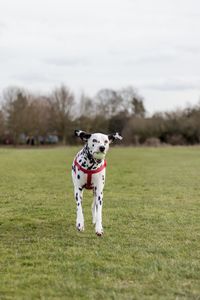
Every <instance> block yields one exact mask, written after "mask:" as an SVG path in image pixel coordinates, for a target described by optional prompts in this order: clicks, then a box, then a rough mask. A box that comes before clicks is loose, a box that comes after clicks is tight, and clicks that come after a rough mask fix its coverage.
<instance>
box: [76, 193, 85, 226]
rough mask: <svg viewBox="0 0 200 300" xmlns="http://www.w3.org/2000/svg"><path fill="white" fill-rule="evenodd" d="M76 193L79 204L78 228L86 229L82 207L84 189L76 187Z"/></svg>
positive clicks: (77, 204)
mask: <svg viewBox="0 0 200 300" xmlns="http://www.w3.org/2000/svg"><path fill="white" fill-rule="evenodd" d="M74 194H75V199H76V206H77V217H76V228H77V230H78V231H84V217H83V209H82V200H83V191H82V190H80V189H77V188H75V189H74Z"/></svg>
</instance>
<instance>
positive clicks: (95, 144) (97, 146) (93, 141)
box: [74, 130, 122, 159]
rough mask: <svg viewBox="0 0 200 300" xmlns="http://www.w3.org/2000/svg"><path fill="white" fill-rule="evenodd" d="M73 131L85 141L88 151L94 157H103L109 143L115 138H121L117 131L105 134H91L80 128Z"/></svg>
mask: <svg viewBox="0 0 200 300" xmlns="http://www.w3.org/2000/svg"><path fill="white" fill-rule="evenodd" d="M74 133H75V135H76V136H78V137H80V138H81V139H82V140H83V141H85V142H87V147H88V151H89V153H90V155H91V156H92V157H93V158H94V159H104V157H105V156H106V153H107V151H108V149H109V145H110V143H112V142H114V141H115V140H117V139H119V140H122V137H121V136H120V135H119V133H118V132H116V133H114V134H108V135H107V134H102V133H92V134H91V133H87V132H85V131H82V130H75V132H74Z"/></svg>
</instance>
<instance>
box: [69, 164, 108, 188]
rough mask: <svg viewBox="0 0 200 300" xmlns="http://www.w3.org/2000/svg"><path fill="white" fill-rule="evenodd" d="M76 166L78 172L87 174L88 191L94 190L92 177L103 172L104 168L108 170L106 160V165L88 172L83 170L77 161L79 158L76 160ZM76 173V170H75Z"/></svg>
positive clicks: (86, 186)
mask: <svg viewBox="0 0 200 300" xmlns="http://www.w3.org/2000/svg"><path fill="white" fill-rule="evenodd" d="M74 165H75V166H76V167H77V168H78V170H80V171H82V172H83V173H85V174H87V183H86V185H85V188H86V189H92V188H93V186H92V175H93V174H96V173H99V172H101V171H102V170H103V169H104V168H106V165H107V164H106V160H104V163H103V164H102V165H101V166H100V167H99V168H97V169H94V170H88V169H85V168H83V167H82V166H81V165H80V164H79V163H78V161H77V158H75V160H74ZM75 173H76V170H75Z"/></svg>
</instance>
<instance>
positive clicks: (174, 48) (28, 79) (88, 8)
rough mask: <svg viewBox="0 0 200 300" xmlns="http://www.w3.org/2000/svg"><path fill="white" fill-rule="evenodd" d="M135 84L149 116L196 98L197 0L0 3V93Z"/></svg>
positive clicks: (199, 53)
mask: <svg viewBox="0 0 200 300" xmlns="http://www.w3.org/2000/svg"><path fill="white" fill-rule="evenodd" d="M61 83H64V84H66V85H68V86H69V87H70V88H71V89H72V90H73V91H74V92H76V93H80V92H81V91H85V93H87V94H89V95H90V96H93V95H94V94H95V93H96V92H97V91H98V90H99V89H101V88H114V89H120V88H123V87H126V86H130V85H131V86H133V87H135V88H137V89H138V92H139V93H140V94H141V95H142V96H143V97H144V99H145V106H146V108H147V109H148V111H149V112H154V111H158V110H168V109H174V108H177V107H184V106H185V105H186V104H187V103H191V104H195V103H197V102H198V101H199V99H200V1H199V0H168V1H164V0H0V91H2V90H3V89H4V88H5V87H7V86H10V85H17V86H21V87H25V88H28V89H31V90H33V91H45V92H46V91H50V90H52V89H53V88H54V87H55V86H58V85H60V84H61Z"/></svg>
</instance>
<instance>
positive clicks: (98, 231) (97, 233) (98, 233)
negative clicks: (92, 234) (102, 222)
mask: <svg viewBox="0 0 200 300" xmlns="http://www.w3.org/2000/svg"><path fill="white" fill-rule="evenodd" d="M95 231H96V235H97V236H102V235H103V227H102V226H101V227H99V228H98V227H96V230H95Z"/></svg>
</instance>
